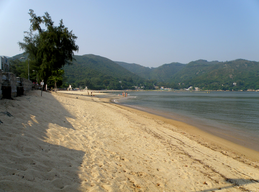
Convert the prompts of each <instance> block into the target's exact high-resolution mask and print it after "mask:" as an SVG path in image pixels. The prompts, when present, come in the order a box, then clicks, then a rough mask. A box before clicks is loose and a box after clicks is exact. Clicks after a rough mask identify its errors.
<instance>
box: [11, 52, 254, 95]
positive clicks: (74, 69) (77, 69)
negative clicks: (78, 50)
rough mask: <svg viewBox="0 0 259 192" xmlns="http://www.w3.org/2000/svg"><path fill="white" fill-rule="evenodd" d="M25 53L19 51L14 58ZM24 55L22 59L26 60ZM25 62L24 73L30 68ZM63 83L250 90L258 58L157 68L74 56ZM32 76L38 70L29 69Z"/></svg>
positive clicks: (111, 87)
mask: <svg viewBox="0 0 259 192" xmlns="http://www.w3.org/2000/svg"><path fill="white" fill-rule="evenodd" d="M21 57H25V59H26V56H24V55H22V54H19V55H16V56H14V57H12V58H10V60H12V59H21ZM25 59H23V60H25ZM27 66H28V64H26V63H25V65H24V66H23V69H22V68H21V71H24V72H23V74H24V75H26V74H27V72H28V68H27ZM63 69H64V71H65V74H64V79H63V86H64V87H66V86H68V84H72V86H73V87H85V86H88V88H90V89H132V88H133V86H139V87H140V86H142V87H145V88H146V89H154V85H158V86H164V87H169V88H174V89H181V88H188V87H189V86H193V87H199V88H200V89H206V90H208V89H209V90H247V89H259V62H256V61H248V60H244V59H237V60H233V61H226V62H218V61H211V62H209V61H206V60H197V61H192V62H190V63H188V64H181V63H170V64H164V65H161V66H159V67H157V68H149V67H144V66H141V65H139V64H129V63H125V62H118V61H112V60H110V59H107V58H105V57H101V56H97V55H92V54H88V55H82V56H78V55H75V56H74V61H73V64H72V65H65V66H64V67H63ZM30 74H31V75H30V76H31V78H33V75H34V76H35V72H33V71H30Z"/></svg>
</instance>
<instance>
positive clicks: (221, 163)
mask: <svg viewBox="0 0 259 192" xmlns="http://www.w3.org/2000/svg"><path fill="white" fill-rule="evenodd" d="M65 93H72V92H63V93H61V92H58V93H46V92H43V96H42V97H41V96H40V91H31V92H30V93H28V94H27V96H22V97H17V98H15V99H14V100H0V120H1V121H0V192H4V191H46V192H47V191H48V192H49V191H204V192H209V191H259V162H258V160H259V155H258V152H255V151H252V150H249V149H246V148H242V147H240V146H237V145H235V144H232V143H230V142H227V141H224V140H221V139H219V138H216V137H213V136H211V135H208V134H206V133H203V132H201V131H199V130H198V129H196V128H195V127H192V126H189V125H187V124H184V123H181V122H177V121H173V120H168V119H165V118H162V117H158V116H155V115H150V114H147V113H144V112H141V111H137V110H134V109H130V108H126V107H122V106H119V105H116V104H112V103H109V102H107V101H105V100H100V99H98V98H96V97H91V96H84V95H80V94H79V92H77V95H74V93H73V94H65ZM1 122H2V123H1Z"/></svg>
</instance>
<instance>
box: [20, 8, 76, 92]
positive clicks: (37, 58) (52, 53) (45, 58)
mask: <svg viewBox="0 0 259 192" xmlns="http://www.w3.org/2000/svg"><path fill="white" fill-rule="evenodd" d="M29 15H30V16H31V19H30V23H31V26H30V31H29V32H25V34H26V35H25V37H24V39H23V40H24V42H19V45H20V47H21V49H23V50H24V51H25V53H27V54H28V55H29V56H28V59H29V62H30V67H31V68H32V69H34V70H37V71H38V75H39V76H40V78H41V79H44V87H45V84H46V83H47V81H48V79H49V77H50V76H52V77H54V76H55V75H58V76H59V69H61V68H62V67H63V66H64V65H65V64H71V61H72V60H73V56H74V51H78V46H77V45H76V44H75V40H76V39H77V37H76V36H75V35H74V34H73V32H72V31H69V30H68V29H67V28H66V27H65V26H64V24H63V20H62V19H61V20H60V23H59V26H54V22H53V21H52V19H51V17H50V15H49V14H48V13H47V12H46V13H45V15H44V16H42V17H40V16H37V15H36V14H35V13H34V11H33V10H32V9H30V10H29ZM41 24H44V25H45V27H46V29H43V28H42V27H41Z"/></svg>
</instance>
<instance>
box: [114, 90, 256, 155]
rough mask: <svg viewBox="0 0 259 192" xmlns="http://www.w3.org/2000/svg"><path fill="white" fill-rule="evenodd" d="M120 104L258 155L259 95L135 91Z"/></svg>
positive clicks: (254, 93)
mask: <svg viewBox="0 0 259 192" xmlns="http://www.w3.org/2000/svg"><path fill="white" fill-rule="evenodd" d="M117 102H118V103H119V104H122V105H126V106H129V107H133V108H137V109H139V110H143V111H146V112H149V113H153V114H156V115H160V116H164V117H166V118H170V119H174V120H178V121H182V122H185V123H188V124H191V125H194V126H196V127H198V128H200V129H202V130H204V131H206V132H209V133H211V134H214V135H217V136H219V137H222V138H224V139H227V140H230V141H232V142H235V143H237V144H240V145H243V146H245V147H248V148H251V149H254V150H257V151H259V92H216V91H215V92H209V91H206V92H187V91H184V92H180V91H175V92H173V91H170V92H166V91H132V92H128V98H127V99H119V100H118V101H117Z"/></svg>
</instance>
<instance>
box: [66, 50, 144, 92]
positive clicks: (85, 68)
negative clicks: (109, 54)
mask: <svg viewBox="0 0 259 192" xmlns="http://www.w3.org/2000/svg"><path fill="white" fill-rule="evenodd" d="M63 69H64V71H65V77H66V80H65V81H66V82H68V83H71V84H72V83H73V84H75V86H77V87H79V86H81V87H84V86H88V88H90V89H131V88H132V87H133V86H134V85H137V84H139V83H143V82H144V79H143V78H140V77H139V76H137V75H136V74H133V73H132V72H130V71H128V70H126V69H125V68H123V67H121V66H120V65H118V64H117V63H115V62H113V61H111V60H110V59H107V58H105V57H101V56H97V55H93V54H87V55H82V56H77V55H75V56H74V61H73V65H65V66H64V68H63Z"/></svg>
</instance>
